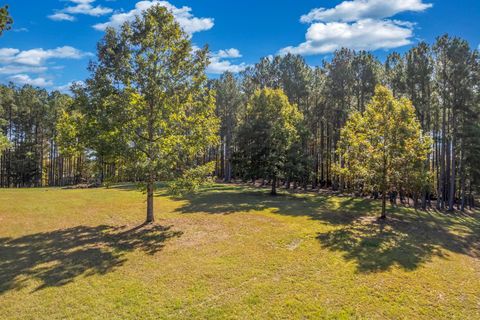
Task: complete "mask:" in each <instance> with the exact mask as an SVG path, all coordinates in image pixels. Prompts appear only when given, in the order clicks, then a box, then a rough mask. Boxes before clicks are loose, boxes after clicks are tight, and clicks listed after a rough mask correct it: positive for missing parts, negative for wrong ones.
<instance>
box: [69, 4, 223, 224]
mask: <svg viewBox="0 0 480 320" xmlns="http://www.w3.org/2000/svg"><path fill="white" fill-rule="evenodd" d="M97 57H98V62H97V63H95V64H92V65H91V68H90V69H91V71H92V77H91V78H90V79H89V80H87V84H86V87H85V88H84V92H82V90H80V92H79V94H78V97H79V98H80V101H83V104H84V106H83V110H84V111H85V112H84V117H83V118H84V127H85V130H87V132H88V134H86V135H83V136H84V137H89V138H91V139H87V140H89V141H86V146H87V147H92V149H94V150H96V151H97V152H98V153H99V154H101V155H102V156H110V157H112V158H117V159H118V158H121V159H122V160H123V162H124V163H126V164H127V165H128V166H130V167H134V168H135V169H136V170H138V171H140V172H141V173H142V175H141V176H140V177H139V179H140V180H141V181H143V182H145V184H146V192H147V217H146V223H151V222H153V221H154V211H153V195H154V188H155V182H156V181H158V180H159V179H174V178H176V177H178V176H180V175H181V174H182V173H185V172H189V174H191V172H192V171H189V170H188V169H189V168H191V167H192V166H195V165H201V164H202V152H205V150H206V149H207V147H208V146H209V145H211V144H215V143H217V130H218V120H217V118H216V116H215V113H214V112H215V109H214V107H215V98H214V93H213V92H212V91H211V90H209V89H208V86H207V78H206V75H205V68H206V67H207V65H208V49H207V48H204V49H199V50H196V51H194V50H193V48H192V44H191V41H190V37H189V35H188V34H187V33H185V32H184V31H183V30H182V29H181V28H180V26H179V24H178V23H177V22H176V21H175V19H174V17H173V15H172V14H171V13H170V12H169V11H168V10H167V9H166V8H164V7H162V6H159V5H156V6H153V7H151V8H150V9H148V10H146V11H144V12H143V13H142V15H141V16H137V17H136V18H135V20H134V21H133V22H126V23H124V24H123V26H122V27H121V29H120V30H115V29H113V28H109V29H107V30H106V34H105V36H104V38H103V39H102V41H100V42H99V44H98V50H97ZM88 109H90V110H89V111H86V110H88ZM110 142H112V144H110ZM200 171H201V172H203V171H202V170H200Z"/></svg>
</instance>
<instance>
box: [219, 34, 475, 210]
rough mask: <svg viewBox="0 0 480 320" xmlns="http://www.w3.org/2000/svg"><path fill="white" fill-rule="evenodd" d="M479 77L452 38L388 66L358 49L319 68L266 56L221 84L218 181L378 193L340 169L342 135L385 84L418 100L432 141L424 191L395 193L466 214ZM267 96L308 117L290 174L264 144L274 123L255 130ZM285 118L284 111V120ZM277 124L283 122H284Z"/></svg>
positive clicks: (462, 44) (288, 165)
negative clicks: (278, 95)
mask: <svg viewBox="0 0 480 320" xmlns="http://www.w3.org/2000/svg"><path fill="white" fill-rule="evenodd" d="M479 75H480V73H479V56H478V51H477V50H474V49H471V48H470V46H469V44H468V42H467V41H465V40H462V39H460V38H457V37H450V36H448V35H444V36H441V37H439V38H437V40H436V42H435V43H434V44H433V45H431V46H430V45H428V44H427V43H425V42H421V43H419V44H417V45H416V46H415V47H413V48H411V49H410V50H408V51H407V52H406V53H405V54H403V55H401V54H399V53H396V52H393V53H390V54H389V55H388V56H387V58H386V59H385V62H383V63H382V62H381V61H379V60H378V59H377V58H376V57H375V56H373V55H372V54H371V53H370V52H366V51H358V52H357V51H353V50H349V49H341V50H338V51H336V52H335V53H334V54H333V58H332V59H331V60H328V61H327V60H325V61H324V62H323V64H322V66H319V67H313V68H312V67H310V66H308V65H307V63H306V62H305V60H304V59H303V58H302V57H300V56H296V55H290V54H288V55H285V56H277V57H274V58H263V59H261V60H260V62H258V63H257V64H255V65H254V66H252V67H249V68H248V69H247V70H245V71H244V72H242V73H241V74H240V75H239V76H234V75H233V74H231V73H225V74H224V75H222V76H221V77H220V78H219V79H217V80H213V81H212V87H214V88H215V90H216V95H217V99H216V101H217V115H218V116H219V118H220V119H221V129H220V140H221V146H220V147H219V148H218V149H217V152H216V156H217V168H216V173H217V175H219V176H221V177H223V179H224V180H225V181H230V180H231V179H232V178H243V179H244V180H247V179H252V180H256V179H261V180H262V181H263V183H270V184H272V183H275V181H277V184H278V180H281V181H282V182H281V183H282V184H283V185H284V186H285V187H286V188H290V187H293V188H297V187H300V188H304V189H309V188H311V189H318V188H332V189H334V190H351V191H355V192H357V193H362V192H365V190H367V189H369V187H370V189H371V186H368V184H367V183H366V181H364V182H363V184H358V183H357V184H355V183H349V182H351V181H345V179H344V178H345V175H344V174H340V172H339V170H336V169H337V168H338V167H340V168H345V158H344V157H343V156H342V150H341V148H340V142H341V133H342V128H344V127H345V124H346V122H347V120H348V119H349V116H350V115H351V114H352V113H354V112H360V113H362V112H365V109H366V107H367V105H368V103H369V102H370V101H371V100H372V97H373V95H374V93H375V88H376V87H377V86H378V85H383V86H385V87H387V88H388V89H389V90H390V91H391V92H392V94H393V97H394V98H395V99H400V98H406V99H408V100H409V101H411V103H412V105H413V107H414V111H415V112H414V115H415V116H416V118H417V119H418V122H419V125H420V129H421V131H422V133H423V134H425V135H426V136H429V137H431V146H430V150H429V151H428V154H427V155H426V157H425V158H426V159H425V161H424V163H423V164H422V166H424V167H425V170H424V171H423V172H422V173H421V174H422V176H421V179H420V180H419V181H421V182H422V183H418V181H417V182H416V183H415V182H413V181H410V182H409V183H398V184H396V186H395V188H394V189H395V190H394V191H393V190H390V191H391V193H394V194H395V195H398V196H399V198H400V200H401V201H402V202H403V201H406V199H407V198H410V199H413V201H415V203H416V204H418V205H421V206H422V207H424V208H426V207H427V206H431V205H432V202H431V201H432V200H437V201H436V206H437V207H438V209H449V210H453V209H454V206H455V205H457V206H458V208H460V209H464V208H465V206H466V205H469V206H471V205H473V196H472V195H473V193H474V192H475V190H478V185H479V178H480V167H479V166H478V165H477V161H478V159H480V158H479V157H480V121H479V112H480V105H479V97H480V95H479V83H480V82H479ZM264 88H272V89H278V90H282V91H283V93H284V94H285V95H286V97H287V98H288V102H289V103H290V104H294V105H295V106H296V107H297V108H298V111H299V112H300V118H301V120H299V121H297V124H296V128H297V130H296V131H295V136H294V139H293V140H294V141H293V142H291V143H287V140H285V146H287V145H288V144H289V145H290V146H289V147H288V148H287V149H286V150H282V152H281V154H282V157H283V158H282V159H281V160H280V162H277V164H279V163H280V167H281V168H280V167H278V168H269V164H268V157H269V156H270V155H271V149H272V145H271V141H270V140H268V139H265V137H262V134H264V133H265V132H264V130H270V128H271V126H270V124H269V122H268V121H263V123H258V124H257V125H256V126H255V124H252V121H250V120H249V117H251V116H252V115H251V112H250V111H249V109H250V108H251V107H249V106H250V105H253V106H254V105H255V104H256V102H255V99H256V98H255V96H256V94H255V92H256V90H259V89H264ZM252 96H253V97H254V98H253V100H252V98H251V97H252ZM254 113H255V112H254ZM279 116H280V110H277V113H276V119H278V117H279ZM272 117H273V121H276V120H275V114H272ZM267 118H268V117H267ZM278 121H283V120H279V119H278ZM398 121H400V119H398ZM245 123H247V127H246V126H245ZM248 125H250V127H248ZM252 135H253V136H256V137H257V139H256V140H255V139H252V138H251V136H252ZM249 136H250V137H249ZM249 141H250V142H253V141H254V143H250V144H249V143H248V142H249ZM248 148H250V150H248ZM255 159H256V160H255ZM254 160H255V161H254ZM413 169H414V168H411V169H410V170H413ZM272 170H275V171H276V172H275V173H274V174H272ZM395 174H400V173H398V172H395ZM418 174H420V173H418ZM402 175H403V176H407V175H408V174H407V172H403V173H402ZM397 180H398V181H400V180H401V179H397ZM372 192H373V193H374V194H375V196H377V193H376V192H374V191H373V190H372Z"/></svg>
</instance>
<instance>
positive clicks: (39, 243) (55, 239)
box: [0, 225, 182, 294]
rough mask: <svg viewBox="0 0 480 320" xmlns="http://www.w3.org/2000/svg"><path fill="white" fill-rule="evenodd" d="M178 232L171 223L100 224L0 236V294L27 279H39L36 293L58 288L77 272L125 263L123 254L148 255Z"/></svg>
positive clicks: (106, 269)
mask: <svg viewBox="0 0 480 320" xmlns="http://www.w3.org/2000/svg"><path fill="white" fill-rule="evenodd" d="M181 235H182V232H180V231H175V230H172V227H171V226H168V227H163V226H160V225H145V226H144V225H141V226H138V227H135V228H133V229H129V228H128V227H125V226H123V227H113V226H107V225H101V226H96V227H89V226H77V227H73V228H68V229H62V230H55V231H50V232H42V233H36V234H31V235H26V236H23V237H19V238H0V294H2V293H5V292H7V291H9V290H13V289H21V288H23V287H25V286H26V285H27V282H28V281H29V280H32V279H34V280H37V281H39V282H40V284H39V285H38V286H37V287H36V288H35V291H37V290H41V289H44V288H47V287H54V286H63V285H65V284H67V283H70V282H72V281H73V280H74V279H75V278H77V277H79V276H81V275H84V276H91V275H95V274H106V273H108V272H111V271H114V270H115V269H116V268H118V267H120V266H122V265H123V264H124V263H125V261H126V257H125V254H126V253H127V252H130V251H134V250H141V251H143V252H146V253H147V254H150V255H153V254H154V253H156V252H158V251H160V250H162V248H163V247H164V246H165V242H166V241H167V240H168V239H170V238H174V237H179V236H181Z"/></svg>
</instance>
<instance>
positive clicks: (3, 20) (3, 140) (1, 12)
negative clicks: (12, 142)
mask: <svg viewBox="0 0 480 320" xmlns="http://www.w3.org/2000/svg"><path fill="white" fill-rule="evenodd" d="M12 23H13V20H12V18H11V17H10V14H9V13H8V6H4V7H3V8H0V36H1V35H2V33H3V31H4V30H8V29H10V26H11V24H12ZM1 111H2V110H1V109H0V116H1V115H2V114H1ZM1 120H2V119H1V118H0V121H1ZM1 125H2V123H0V126H1ZM8 146H9V142H8V139H7V137H6V136H4V135H3V134H2V132H0V152H2V151H3V150H5V149H6V148H7V147H8Z"/></svg>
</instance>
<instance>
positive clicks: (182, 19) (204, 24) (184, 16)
mask: <svg viewBox="0 0 480 320" xmlns="http://www.w3.org/2000/svg"><path fill="white" fill-rule="evenodd" d="M154 5H160V6H163V7H165V8H167V9H168V10H169V11H170V12H171V13H172V14H173V16H174V17H175V20H176V21H177V22H178V23H179V24H180V26H181V27H182V28H183V29H184V30H185V32H187V33H188V34H193V33H195V32H199V31H205V30H209V29H211V28H212V27H213V24H214V23H213V19H212V18H197V17H195V16H194V15H193V14H192V13H191V11H192V8H190V7H187V6H184V7H181V8H177V7H175V6H174V5H172V4H170V3H169V2H167V1H157V0H151V1H139V2H137V3H136V4H135V9H132V10H130V11H128V12H124V13H116V14H114V15H112V16H111V17H110V20H109V21H108V22H105V23H98V24H96V25H94V26H93V27H94V28H95V29H97V30H100V31H104V30H105V29H106V28H107V27H113V28H118V27H120V26H121V25H122V24H123V23H124V22H126V21H132V20H133V19H134V18H135V16H137V15H140V14H141V13H142V12H143V11H145V10H147V9H148V8H151V7H152V6H154Z"/></svg>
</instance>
